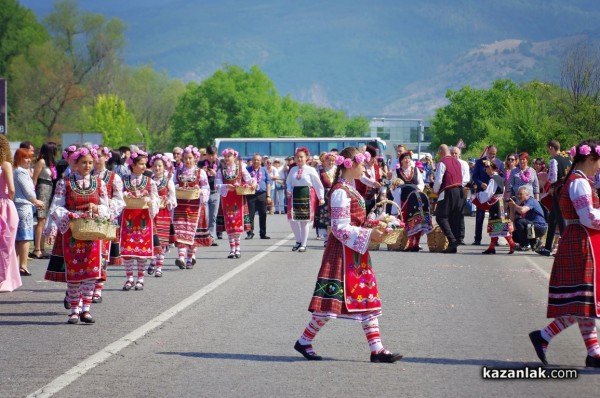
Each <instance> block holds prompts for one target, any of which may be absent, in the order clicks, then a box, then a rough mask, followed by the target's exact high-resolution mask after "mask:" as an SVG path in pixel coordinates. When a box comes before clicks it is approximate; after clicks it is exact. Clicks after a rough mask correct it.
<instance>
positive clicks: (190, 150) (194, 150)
mask: <svg viewBox="0 0 600 398" xmlns="http://www.w3.org/2000/svg"><path fill="white" fill-rule="evenodd" d="M186 153H191V154H192V155H194V159H196V160H198V159H200V151H199V150H198V148H196V147H195V146H193V145H188V146H187V147H185V149H184V150H183V154H182V156H183V155H185V154H186Z"/></svg>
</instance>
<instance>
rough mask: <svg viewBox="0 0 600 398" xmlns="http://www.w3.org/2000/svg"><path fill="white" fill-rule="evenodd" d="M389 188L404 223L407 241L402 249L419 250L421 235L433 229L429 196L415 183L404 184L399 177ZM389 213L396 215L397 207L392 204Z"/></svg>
mask: <svg viewBox="0 0 600 398" xmlns="http://www.w3.org/2000/svg"><path fill="white" fill-rule="evenodd" d="M390 190H391V192H392V196H393V198H394V202H395V203H398V205H399V206H400V213H401V218H402V220H403V221H404V222H405V224H406V236H407V239H408V242H407V246H406V248H405V249H404V248H403V249H402V251H407V252H409V251H410V252H418V251H419V250H421V248H420V247H419V241H420V240H421V236H422V235H423V234H426V235H427V234H429V233H431V232H432V231H433V222H432V219H431V212H430V205H429V198H428V197H427V195H426V194H425V193H424V192H422V191H421V190H420V189H418V188H417V186H416V185H412V184H405V183H404V180H402V179H401V178H396V179H395V180H394V181H392V184H391V185H390ZM390 214H392V215H397V214H398V208H397V207H395V206H393V207H392V208H391V209H390Z"/></svg>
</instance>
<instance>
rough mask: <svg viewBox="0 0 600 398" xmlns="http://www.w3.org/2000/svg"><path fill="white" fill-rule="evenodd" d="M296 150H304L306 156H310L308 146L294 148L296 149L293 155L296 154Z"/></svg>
mask: <svg viewBox="0 0 600 398" xmlns="http://www.w3.org/2000/svg"><path fill="white" fill-rule="evenodd" d="M298 152H304V153H305V154H306V156H307V157H309V156H310V152H309V151H308V148H306V147H303V146H301V147H298V148H296V151H295V152H294V155H297V154H298Z"/></svg>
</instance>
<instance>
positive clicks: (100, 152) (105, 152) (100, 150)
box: [92, 145, 112, 159]
mask: <svg viewBox="0 0 600 398" xmlns="http://www.w3.org/2000/svg"><path fill="white" fill-rule="evenodd" d="M92 149H95V150H96V151H98V155H99V156H104V157H105V158H106V159H110V158H112V152H111V151H110V149H109V148H108V147H107V146H102V147H101V146H98V145H92Z"/></svg>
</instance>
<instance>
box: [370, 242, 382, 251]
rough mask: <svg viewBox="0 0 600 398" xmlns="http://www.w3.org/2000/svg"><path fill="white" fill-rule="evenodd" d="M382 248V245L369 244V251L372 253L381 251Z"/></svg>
mask: <svg viewBox="0 0 600 398" xmlns="http://www.w3.org/2000/svg"><path fill="white" fill-rule="evenodd" d="M380 246H381V243H375V242H369V251H370V252H373V251H377V250H379V247H380Z"/></svg>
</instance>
